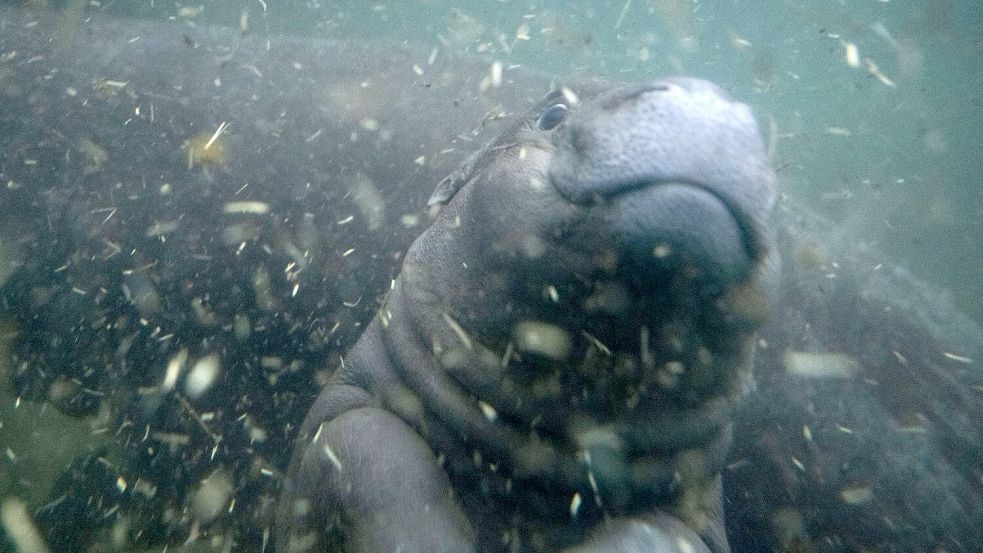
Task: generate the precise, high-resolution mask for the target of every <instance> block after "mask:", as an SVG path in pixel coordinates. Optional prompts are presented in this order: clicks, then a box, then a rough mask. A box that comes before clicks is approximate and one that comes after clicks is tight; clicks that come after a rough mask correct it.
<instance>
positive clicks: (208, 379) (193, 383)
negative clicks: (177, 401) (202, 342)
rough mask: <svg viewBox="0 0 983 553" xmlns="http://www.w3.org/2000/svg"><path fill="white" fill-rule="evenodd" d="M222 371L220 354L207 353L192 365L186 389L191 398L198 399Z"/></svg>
mask: <svg viewBox="0 0 983 553" xmlns="http://www.w3.org/2000/svg"><path fill="white" fill-rule="evenodd" d="M219 372H220V365H219V358H218V355H214V354H212V355H206V356H205V357H202V358H201V359H199V360H198V362H196V363H195V364H194V366H193V367H191V371H190V372H188V379H187V380H185V381H184V391H185V392H187V394H188V396H189V397H190V398H191V399H198V398H199V397H201V396H202V394H204V393H205V392H207V391H208V390H209V388H211V387H212V385H213V384H215V381H216V380H217V379H218V375H219Z"/></svg>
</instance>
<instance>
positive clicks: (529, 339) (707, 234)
mask: <svg viewBox="0 0 983 553" xmlns="http://www.w3.org/2000/svg"><path fill="white" fill-rule="evenodd" d="M774 199H775V191H774V177H773V174H772V172H771V170H770V169H769V167H768V164H767V160H766V159H765V155H764V150H763V147H762V143H761V140H760V137H759V136H758V132H757V127H756V126H755V123H754V121H753V119H752V117H751V115H750V112H749V110H748V109H747V108H746V107H745V106H743V105H741V104H738V103H735V102H733V101H731V100H729V99H728V98H726V96H725V95H724V93H723V92H722V91H720V90H719V89H718V88H717V87H715V86H713V85H711V84H709V83H707V82H704V81H697V80H688V79H678V80H669V81H663V82H656V83H650V84H637V85H622V86H615V85H601V84H594V85H591V86H585V87H579V88H573V89H571V88H564V89H561V90H558V91H556V92H554V93H551V94H549V95H547V97H546V98H545V99H544V100H543V101H542V102H541V103H540V104H539V105H537V106H535V107H534V108H533V109H532V110H530V112H528V113H527V114H526V115H525V116H524V117H521V118H519V119H518V121H517V122H516V123H515V124H514V125H513V126H512V127H511V128H510V129H508V130H506V131H505V132H504V133H503V134H502V135H501V136H499V137H498V138H497V139H496V140H494V141H493V142H492V143H491V144H489V145H488V146H486V147H485V148H484V149H482V150H480V151H478V152H477V153H476V154H474V156H472V158H471V159H469V160H468V161H467V162H466V163H465V164H464V166H463V168H462V169H461V170H459V171H458V172H456V173H454V174H452V175H451V176H449V177H448V178H447V179H445V180H444V181H442V182H441V183H440V185H439V186H438V188H437V191H436V192H435V194H434V196H433V198H432V199H431V202H430V203H431V204H436V205H442V204H445V203H446V207H444V208H443V210H442V211H441V213H440V214H439V215H438V217H437V219H436V221H435V222H434V224H433V225H432V226H431V227H430V228H429V229H428V230H427V231H426V232H424V234H423V235H421V236H420V237H419V238H418V239H417V240H416V241H415V242H414V244H413V245H412V246H411V247H410V249H409V252H408V253H407V255H406V258H405V259H404V262H403V267H402V271H401V273H400V275H399V276H398V277H397V278H396V279H395V280H394V281H393V283H392V287H391V290H390V292H389V293H388V295H387V297H386V300H385V301H384V303H383V305H382V306H381V308H380V310H379V315H378V316H377V317H376V318H375V319H374V320H373V322H372V323H371V324H370V326H369V327H368V329H367V330H366V333H365V334H364V335H363V336H362V337H361V339H360V340H359V341H358V343H357V344H356V345H355V347H354V349H353V350H352V351H351V352H350V353H349V355H348V356H347V357H346V358H345V362H344V364H343V367H342V368H341V369H340V370H339V371H338V372H337V373H336V374H335V375H334V376H333V377H332V379H331V380H330V381H329V382H328V384H327V385H326V386H325V388H324V390H323V391H322V392H321V394H320V395H319V397H318V399H317V400H316V401H315V404H314V406H313V407H312V408H311V411H310V412H309V414H308V416H307V420H306V421H305V423H304V425H303V426H302V427H301V431H300V435H299V438H298V440H299V441H298V444H299V445H298V450H297V451H298V453H297V456H296V457H295V461H294V463H293V464H292V466H291V469H290V471H289V472H288V476H287V480H286V482H285V493H284V496H283V498H282V499H281V509H285V512H284V514H283V515H282V518H281V519H280V524H281V526H283V527H285V528H289V531H288V534H289V536H283V535H281V538H280V540H281V541H280V543H279V546H280V548H281V551H293V550H298V549H301V548H302V546H303V545H306V544H305V540H307V541H308V542H309V541H310V540H317V539H322V540H324V541H321V542H320V544H319V546H318V547H320V548H321V549H322V550H331V548H330V547H327V546H326V543H329V542H331V541H332V540H338V541H340V542H341V544H343V545H342V548H343V549H345V550H350V551H366V552H368V551H388V550H400V551H421V552H423V551H462V552H463V551H499V550H502V551H509V550H511V551H559V550H561V549H563V550H566V549H564V548H567V547H574V548H575V549H571V550H577V551H648V550H658V551H698V550H705V548H707V547H709V548H710V550H712V551H715V552H718V553H719V552H723V551H729V548H728V546H727V542H726V538H725V537H724V534H723V520H722V509H721V505H720V490H719V481H718V478H717V477H718V475H719V472H720V470H721V468H722V467H723V463H724V461H725V458H726V452H727V446H728V444H729V441H730V434H729V433H730V424H729V412H730V411H731V409H732V408H733V406H734V405H735V404H736V402H737V401H738V400H739V399H740V398H741V397H742V396H743V394H744V392H745V391H746V385H747V382H748V371H749V369H750V362H751V359H750V352H751V337H752V335H753V330H754V329H755V328H756V326H757V325H758V324H759V323H760V322H761V320H762V319H763V316H764V314H765V313H766V312H767V301H768V299H767V294H765V293H764V290H766V289H767V287H768V286H769V285H770V283H768V282H767V279H768V268H769V267H768V259H769V242H770V240H771V234H770V229H769V227H768V221H769V217H770V211H771V208H772V205H773V203H774ZM504 213H508V214H509V216H508V217H504V218H503V217H502V214H504ZM394 452H397V453H395V454H394ZM670 512H671V513H672V514H671V515H670V514H669V513H670ZM680 519H682V520H684V521H685V523H683V522H681V521H680ZM640 527H641V528H643V529H644V530H645V531H641V530H640V529H639V528H640ZM697 535H700V536H702V538H703V541H701V540H700V539H699V538H697V537H696V536H697ZM704 541H705V542H706V544H704ZM614 543H617V544H619V545H618V546H617V547H614V545H613V544H614Z"/></svg>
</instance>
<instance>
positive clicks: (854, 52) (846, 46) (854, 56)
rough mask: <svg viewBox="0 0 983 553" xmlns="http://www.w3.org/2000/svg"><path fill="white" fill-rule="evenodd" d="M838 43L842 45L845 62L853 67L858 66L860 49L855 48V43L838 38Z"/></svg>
mask: <svg viewBox="0 0 983 553" xmlns="http://www.w3.org/2000/svg"><path fill="white" fill-rule="evenodd" d="M840 44H842V45H843V50H844V58H845V59H846V64H847V65H849V66H850V67H854V68H857V67H860V50H859V49H858V48H857V45H856V44H854V43H852V42H847V41H845V40H843V39H840Z"/></svg>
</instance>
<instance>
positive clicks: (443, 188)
mask: <svg viewBox="0 0 983 553" xmlns="http://www.w3.org/2000/svg"><path fill="white" fill-rule="evenodd" d="M486 151H488V146H485V147H484V148H481V149H480V150H478V151H476V152H474V153H472V154H471V155H469V156H468V158H467V159H465V160H464V163H462V164H461V166H460V167H459V168H458V169H457V171H454V172H453V173H451V174H450V175H447V176H446V177H444V178H443V179H441V181H440V182H439V183H437V189H436V190H434V191H433V194H431V195H430V199H429V200H427V207H432V206H435V205H437V204H441V205H445V204H447V202H449V201H451V198H453V197H454V194H457V191H458V190H460V189H461V188H464V185H465V184H467V183H468V181H470V180H471V177H472V176H474V173H475V172H476V171H477V169H478V165H479V162H480V161H481V159H482V158H484V156H485V152H486Z"/></svg>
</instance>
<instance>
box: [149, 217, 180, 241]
mask: <svg viewBox="0 0 983 553" xmlns="http://www.w3.org/2000/svg"><path fill="white" fill-rule="evenodd" d="M178 228H180V224H179V223H178V222H177V221H157V222H155V223H154V224H153V225H151V226H150V227H149V228H147V232H145V233H144V236H146V237H147V238H154V237H164V236H167V235H168V234H171V233H173V232H174V231H176V230H177V229H178Z"/></svg>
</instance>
